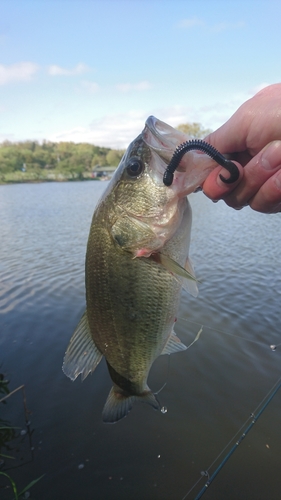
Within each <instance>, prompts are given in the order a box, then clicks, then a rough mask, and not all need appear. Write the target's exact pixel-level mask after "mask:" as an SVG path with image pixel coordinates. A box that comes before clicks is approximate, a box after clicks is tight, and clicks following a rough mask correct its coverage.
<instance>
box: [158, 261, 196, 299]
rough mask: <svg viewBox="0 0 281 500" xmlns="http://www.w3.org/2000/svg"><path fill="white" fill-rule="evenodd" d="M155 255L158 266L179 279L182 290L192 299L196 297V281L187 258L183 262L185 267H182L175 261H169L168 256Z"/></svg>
mask: <svg viewBox="0 0 281 500" xmlns="http://www.w3.org/2000/svg"><path fill="white" fill-rule="evenodd" d="M156 255H157V261H158V262H159V263H160V264H162V266H163V267H165V268H166V269H167V271H169V272H170V273H172V274H174V275H176V276H179V277H180V282H181V284H182V287H183V288H184V290H186V291H187V292H188V293H190V294H191V295H193V297H197V295H198V288H197V283H198V280H197V279H196V277H195V274H194V271H193V268H192V265H191V262H190V260H189V259H188V258H187V259H186V262H185V267H182V266H181V265H180V264H178V263H177V262H176V261H175V260H173V259H171V257H168V255H164V254H162V253H160V252H159V253H158V254H156ZM155 260H156V259H155Z"/></svg>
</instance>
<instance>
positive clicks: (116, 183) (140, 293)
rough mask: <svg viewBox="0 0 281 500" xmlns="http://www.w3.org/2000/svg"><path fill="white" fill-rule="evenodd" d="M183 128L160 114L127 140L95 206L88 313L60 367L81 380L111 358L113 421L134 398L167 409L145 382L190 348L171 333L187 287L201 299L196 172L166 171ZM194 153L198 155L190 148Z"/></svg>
mask: <svg viewBox="0 0 281 500" xmlns="http://www.w3.org/2000/svg"><path fill="white" fill-rule="evenodd" d="M186 137H187V136H186V135H185V134H183V133H182V132H180V131H177V130H175V129H173V128H172V127H170V126H169V125H167V124H165V123H164V122H161V120H158V119H157V118H155V117H152V116H151V117H149V118H148V119H147V121H146V123H145V127H144V130H143V131H142V133H141V134H140V135H139V136H138V137H137V138H136V139H135V140H133V142H132V143H131V144H130V145H129V147H128V148H127V150H126V152H125V154H124V156H123V158H122V160H121V162H120V164H119V166H118V168H117V169H116V171H115V173H114V175H113V177H112V179H111V181H110V182H109V184H108V186H107V188H106V190H105V192H104V194H103V195H102V197H101V199H100V200H99V203H98V205H97V207H96V209H95V211H94V214H93V218H92V223H91V227H90V233H89V238H88V243H87V250H86V263H85V288H86V310H85V312H84V314H83V316H82V318H81V320H80V322H79V324H78V326H77V328H76V330H75V331H74V333H73V335H72V337H71V340H70V343H69V346H68V348H67V351H66V353H65V357H64V362H63V371H64V373H65V374H66V375H67V376H68V377H69V378H70V379H71V380H75V379H76V378H77V377H78V375H80V374H81V377H82V380H84V379H85V378H86V377H87V376H88V375H89V374H90V373H92V372H94V370H95V369H96V367H97V365H98V364H99V363H100V361H101V359H102V358H103V357H104V358H105V360H106V364H107V367H108V371H109V375H110V377H111V379H112V382H113V386H112V388H111V390H110V392H109V395H108V397H107V400H106V403H105V406H104V408H103V411H102V419H103V422H105V423H115V422H117V421H119V420H120V419H122V418H124V417H125V416H127V415H128V413H129V412H130V411H131V409H132V407H133V405H134V403H135V402H137V401H141V402H144V403H147V404H149V405H150V406H152V407H153V408H154V409H155V410H159V409H161V405H160V403H159V401H158V398H157V395H156V394H154V393H153V392H152V391H151V389H150V388H149V387H148V384H147V379H148V375H149V371H150V368H151V366H152V364H153V362H154V361H155V360H156V358H158V356H160V355H164V354H172V353H178V352H181V351H184V350H186V348H187V347H186V346H185V345H184V344H183V343H182V342H181V340H180V339H179V338H178V337H177V335H176V333H175V331H174V324H175V321H176V316H177V311H178V308H179V304H180V298H181V292H182V289H183V288H184V289H185V290H187V291H188V292H189V293H191V294H192V295H193V296H195V297H196V296H197V294H198V287H197V280H196V277H195V273H194V270H193V267H192V264H191V261H190V258H189V246H190V235H191V225H192V212H191V207H190V204H189V201H188V199H187V194H189V192H192V190H193V189H194V185H195V184H196V185H198V184H197V182H198V180H197V179H196V182H195V181H194V179H192V182H188V180H187V179H186V172H182V171H180V169H179V171H176V172H175V177H174V182H173V184H172V185H171V186H170V187H167V186H165V185H164V184H163V174H164V172H165V169H166V167H167V163H168V161H169V160H170V158H171V156H172V154H173V152H174V149H175V147H176V146H177V145H178V144H180V143H181V142H183V141H184V140H186ZM191 154H192V153H191Z"/></svg>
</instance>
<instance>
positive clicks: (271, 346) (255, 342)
mask: <svg viewBox="0 0 281 500" xmlns="http://www.w3.org/2000/svg"><path fill="white" fill-rule="evenodd" d="M178 320H182V321H186V322H187V323H192V324H193V325H197V326H200V323H196V321H192V320H190V319H187V318H182V317H178ZM202 327H204V329H206V330H212V331H214V332H217V333H221V334H222V335H228V336H229V337H237V338H238V339H241V340H245V341H246V342H252V344H257V345H262V346H263V347H270V349H271V350H272V351H275V350H276V348H277V347H278V346H280V345H281V342H280V343H279V344H270V345H269V344H265V343H264V342H260V341H259V340H252V339H247V338H245V337H241V335H236V334H234V333H228V332H225V331H223V330H219V329H218V328H213V327H210V326H206V325H202ZM192 343H194V342H192ZM191 345H192V344H191ZM189 347H190V346H189Z"/></svg>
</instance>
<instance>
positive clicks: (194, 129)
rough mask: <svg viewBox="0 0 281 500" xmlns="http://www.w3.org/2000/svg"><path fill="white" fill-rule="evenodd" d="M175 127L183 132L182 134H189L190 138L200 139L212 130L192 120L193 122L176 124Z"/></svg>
mask: <svg viewBox="0 0 281 500" xmlns="http://www.w3.org/2000/svg"><path fill="white" fill-rule="evenodd" d="M177 129H178V130H180V131H181V132H183V133H184V134H187V135H189V137H190V138H191V139H202V138H203V137H205V136H206V135H208V134H210V133H211V132H212V130H211V129H209V128H204V127H203V125H201V123H197V122H193V123H181V124H180V125H178V126H177Z"/></svg>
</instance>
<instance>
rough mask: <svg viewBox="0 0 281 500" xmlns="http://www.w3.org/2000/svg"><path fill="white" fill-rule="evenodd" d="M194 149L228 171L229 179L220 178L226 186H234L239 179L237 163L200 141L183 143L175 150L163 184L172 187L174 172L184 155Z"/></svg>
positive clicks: (194, 140)
mask: <svg viewBox="0 0 281 500" xmlns="http://www.w3.org/2000/svg"><path fill="white" fill-rule="evenodd" d="M193 149H197V150H198V149H199V150H200V151H203V152H204V153H206V154H207V155H208V156H210V157H211V158H212V159H213V160H215V161H216V162H217V163H218V164H219V165H221V166H222V167H224V168H226V170H228V172H229V173H230V177H229V178H228V179H226V178H225V177H224V176H223V175H221V174H220V178H221V180H222V181H223V182H224V183H225V184H232V183H233V182H235V181H237V180H238V179H239V169H238V167H237V166H236V165H235V163H233V162H232V161H230V160H227V159H226V158H225V157H224V156H223V155H222V154H221V153H219V151H218V150H217V149H216V148H214V147H213V146H211V144H208V142H205V141H201V140H200V139H193V140H191V141H186V142H183V143H182V144H180V145H179V146H178V147H177V149H176V150H175V152H174V154H173V156H172V159H171V161H170V163H169V165H168V166H167V168H166V170H165V173H164V176H163V182H164V184H165V186H171V184H172V182H173V179H174V172H175V170H176V169H177V168H178V166H179V163H180V161H181V159H182V157H183V155H185V153H187V152H188V151H191V150H193Z"/></svg>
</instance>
